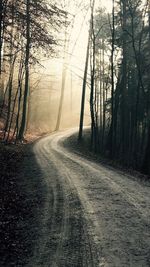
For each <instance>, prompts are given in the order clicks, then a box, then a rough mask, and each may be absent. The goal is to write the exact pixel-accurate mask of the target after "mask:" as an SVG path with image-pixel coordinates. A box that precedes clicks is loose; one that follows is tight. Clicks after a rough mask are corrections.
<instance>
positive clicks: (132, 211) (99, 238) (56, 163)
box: [28, 130, 150, 267]
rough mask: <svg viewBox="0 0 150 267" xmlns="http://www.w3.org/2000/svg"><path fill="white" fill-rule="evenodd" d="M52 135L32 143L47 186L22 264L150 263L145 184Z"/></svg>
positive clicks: (110, 266) (119, 266) (149, 204)
mask: <svg viewBox="0 0 150 267" xmlns="http://www.w3.org/2000/svg"><path fill="white" fill-rule="evenodd" d="M72 133H73V130H68V131H65V132H59V133H54V134H52V135H50V136H48V137H45V138H42V139H41V140H39V141H38V142H36V144H35V145H34V153H35V156H36V160H37V162H38V165H39V168H40V173H41V174H40V175H42V177H43V179H44V182H45V184H46V187H47V191H46V195H45V206H44V208H43V209H44V210H43V211H42V214H43V215H42V220H41V234H40V236H39V238H38V242H37V245H36V247H35V251H34V254H33V257H32V259H30V262H29V263H28V267H40V266H44V267H48V266H52V267H56V266H60V267H62V266H64V267H75V266H76V267H80V266H83V267H84V266H93V267H94V266H101V267H102V266H104V267H128V266H131V267H148V266H150V187H149V184H148V183H142V182H140V181H139V180H138V179H136V178H133V177H129V176H127V175H124V174H123V173H121V172H120V171H116V170H113V169H111V168H107V167H104V166H102V165H100V164H97V163H94V162H91V161H89V160H87V159H85V158H84V157H83V156H81V155H77V154H74V153H72V152H70V151H69V150H68V149H67V148H65V147H64V146H63V142H62V141H63V140H64V139H65V138H66V137H67V136H69V135H71V134H72Z"/></svg>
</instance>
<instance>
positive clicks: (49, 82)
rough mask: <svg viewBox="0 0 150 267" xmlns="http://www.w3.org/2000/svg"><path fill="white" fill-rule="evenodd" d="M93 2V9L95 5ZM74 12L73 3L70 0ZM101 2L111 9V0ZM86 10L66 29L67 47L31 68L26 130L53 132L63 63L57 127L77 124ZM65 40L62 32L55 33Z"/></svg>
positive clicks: (86, 26) (87, 25)
mask: <svg viewBox="0 0 150 267" xmlns="http://www.w3.org/2000/svg"><path fill="white" fill-rule="evenodd" d="M79 2H80V1H79ZM99 4H100V3H99V1H96V4H95V8H98V6H99ZM69 5H72V10H74V12H76V11H75V9H74V8H73V7H74V2H70V3H69ZM101 5H102V6H105V7H106V8H107V9H108V10H109V11H110V10H111V1H110V0H107V1H101ZM89 16H90V10H89V9H87V11H86V12H85V11H81V12H79V13H78V14H77V15H76V17H75V19H74V22H73V24H72V27H71V29H69V30H68V29H67V31H68V33H67V34H68V36H69V37H67V42H68V43H67V49H66V51H65V54H64V44H62V45H60V46H59V47H58V48H56V52H57V56H56V57H55V58H52V59H49V58H44V59H41V62H40V64H41V65H42V67H40V68H39V67H37V68H36V69H34V70H33V73H32V71H31V77H30V80H31V84H30V97H29V107H28V110H29V112H28V123H27V124H28V127H27V128H28V131H29V132H30V131H38V132H47V131H54V130H55V128H56V123H57V116H58V109H59V101H60V95H61V87H62V75H63V65H64V64H65V67H66V73H65V76H66V81H65V89H64V101H63V106H62V114H61V122H60V129H64V128H68V127H74V126H78V125H79V118H80V105H81V104H80V103H81V94H82V79H83V75H84V66H85V57H86V47H87V42H88V29H89ZM59 34H60V35H61V36H62V39H65V34H66V33H65V32H63V31H62V32H61V33H59ZM89 113H90V111H89V90H88V87H87V93H86V103H85V119H84V124H85V125H88V124H89V123H90V115H89Z"/></svg>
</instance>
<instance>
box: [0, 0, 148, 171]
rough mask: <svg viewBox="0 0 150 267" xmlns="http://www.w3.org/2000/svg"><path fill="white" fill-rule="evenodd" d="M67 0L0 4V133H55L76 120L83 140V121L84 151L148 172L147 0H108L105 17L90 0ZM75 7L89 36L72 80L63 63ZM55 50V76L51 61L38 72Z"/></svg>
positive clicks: (8, 135)
mask: <svg viewBox="0 0 150 267" xmlns="http://www.w3.org/2000/svg"><path fill="white" fill-rule="evenodd" d="M70 2H71V1H70ZM70 2H67V1H62V2H61V3H60V2H59V3H57V2H56V3H54V2H53V3H52V1H47V0H36V1H34V0H26V1H17V0H2V1H1V2H0V10H1V13H0V101H1V106H0V116H1V124H2V126H3V130H2V132H1V134H2V138H3V140H4V141H6V142H7V141H8V140H9V139H10V138H13V140H16V141H17V140H20V141H21V140H23V139H24V135H25V133H26V131H27V130H30V131H31V132H33V131H35V129H38V130H39V131H41V132H44V131H45V132H46V131H53V130H59V129H60V126H61V127H62V125H63V126H64V127H69V126H73V125H77V124H78V120H79V117H80V131H79V141H82V139H83V133H82V130H83V125H84V124H87V122H89V119H90V121H91V143H90V149H91V150H93V151H94V152H96V153H101V154H103V155H104V156H107V157H110V158H111V159H114V160H117V161H120V162H121V163H123V164H124V165H126V166H129V167H133V168H135V169H138V170H140V171H143V172H144V173H146V174H150V77H149V71H150V1H148V0H146V1H140V0H134V1H133V0H119V1H115V0H112V6H113V8H112V12H111V13H109V14H108V12H107V11H106V10H105V9H104V8H102V7H99V8H97V7H96V8H95V1H93V0H91V1H89V3H87V1H86V3H85V2H84V1H82V2H79V1H77V2H73V3H72V4H73V5H74V9H71V3H70ZM58 4H59V5H58ZM70 10H71V11H72V10H73V11H74V10H75V13H74V14H70ZM81 11H82V12H83V13H82V17H84V18H85V17H86V15H87V14H89V13H90V16H89V17H90V19H89V20H88V24H89V27H88V28H89V38H88V44H87V51H86V60H85V70H84V71H83V72H81V73H80V74H79V73H78V74H77V76H78V81H77V79H75V76H74V73H72V70H71V71H70V70H69V67H68V66H69V64H70V57H71V56H72V54H73V49H74V46H75V45H76V42H75V44H74V45H73V49H71V50H69V49H70V48H69V47H70V42H71V31H72V29H73V27H74V22H75V19H76V16H79V15H80V16H81V13H80V12H81ZM84 18H83V20H82V22H81V24H82V23H84ZM87 31H88V30H87ZM77 39H78V36H77ZM60 47H61V50H62V51H63V59H62V60H63V68H62V69H60V71H59V74H58V73H57V74H56V75H57V77H56V76H55V77H54V76H53V75H52V72H51V69H52V68H53V66H50V67H49V68H50V70H49V74H47V75H46V74H43V75H42V74H39V73H42V72H41V71H40V70H41V68H42V63H41V58H42V57H44V56H46V57H56V54H57V53H58V50H59V49H60ZM69 53H70V55H69ZM57 56H58V55H57ZM84 56H85V55H84ZM84 56H83V58H84ZM79 67H80V66H79ZM69 71H70V72H69ZM67 73H72V74H69V75H70V76H67ZM44 75H45V76H44ZM79 80H80V82H79ZM77 87H78V88H80V90H77V89H76V88H77ZM58 88H60V89H58ZM70 88H72V91H71V90H70ZM81 89H82V90H83V92H82V101H81V110H80V103H79V102H80V97H81V96H80V94H81ZM69 90H70V91H69ZM85 99H86V101H85ZM87 100H88V102H89V111H87V104H86V103H85V102H87ZM85 108H86V111H85ZM71 113H72V114H75V116H72V115H71ZM79 113H80V114H79ZM85 115H86V116H85ZM87 115H89V117H88V116H87ZM72 118H73V119H72ZM85 118H86V123H85V121H84V119H85Z"/></svg>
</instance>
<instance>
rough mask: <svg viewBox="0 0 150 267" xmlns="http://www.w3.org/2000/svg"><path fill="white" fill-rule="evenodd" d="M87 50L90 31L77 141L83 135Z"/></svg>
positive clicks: (86, 63)
mask: <svg viewBox="0 0 150 267" xmlns="http://www.w3.org/2000/svg"><path fill="white" fill-rule="evenodd" d="M90 28H91V27H90ZM89 50H90V31H89V38H88V44H87V51H86V61H85V69H84V78H83V85H82V98H81V112H80V125H79V135H78V140H79V141H81V140H82V135H83V120H84V106H85V93H86V81H87V72H88V62H89Z"/></svg>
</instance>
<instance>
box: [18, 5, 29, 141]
mask: <svg viewBox="0 0 150 267" xmlns="http://www.w3.org/2000/svg"><path fill="white" fill-rule="evenodd" d="M29 58H30V0H26V56H25V90H24V98H23V111H22V119H21V126H20V130H19V135H18V139H19V140H22V139H23V137H24V132H25V127H26V116H27V104H28V93H29Z"/></svg>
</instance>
